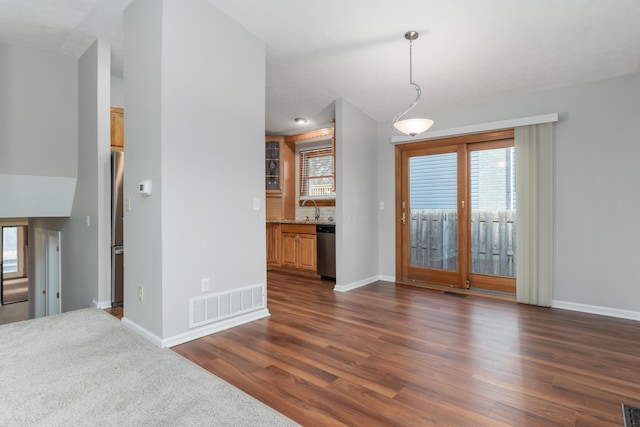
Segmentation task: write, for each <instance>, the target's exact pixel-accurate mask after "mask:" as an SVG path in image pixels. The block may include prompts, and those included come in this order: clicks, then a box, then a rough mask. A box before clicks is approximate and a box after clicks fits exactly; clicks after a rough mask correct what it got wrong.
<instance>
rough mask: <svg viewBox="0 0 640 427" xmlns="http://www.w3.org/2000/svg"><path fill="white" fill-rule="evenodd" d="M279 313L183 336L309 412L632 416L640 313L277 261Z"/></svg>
mask: <svg viewBox="0 0 640 427" xmlns="http://www.w3.org/2000/svg"><path fill="white" fill-rule="evenodd" d="M268 307H269V310H270V312H271V317H270V318H268V319H263V320H259V321H256V322H252V323H250V324H247V325H243V326H239V327H236V328H232V329H229V330H227V331H223V332H220V333H217V334H213V335H210V336H207V337H203V338H200V339H198V340H195V341H192V342H189V343H185V344H182V345H179V346H176V347H174V348H173V350H175V351H176V352H177V353H179V354H181V355H182V356H184V357H186V358H187V359H190V360H192V361H193V362H195V363H197V364H199V365H201V366H203V367H204V368H205V369H207V370H209V371H211V372H212V373H214V374H215V375H217V376H218V377H221V378H223V379H225V380H226V381H228V382H229V383H231V384H234V385H235V386H237V387H238V388H240V389H242V390H244V391H245V392H247V393H249V394H250V395H252V396H254V397H255V398H257V399H259V400H261V401H262V402H264V403H265V404H267V405H269V406H271V407H272V408H275V409H276V410H278V411H280V412H281V413H283V414H285V415H287V416H288V417H290V418H292V419H293V420H295V421H297V422H299V423H300V424H303V425H305V426H328V425H331V426H334V425H351V426H365V425H366V426H374V425H380V426H418V425H430V424H440V425H453V426H472V425H484V426H499V425H505V426H506V425H508V426H555V425H558V426H574V425H575V426H622V425H623V419H622V412H621V404H622V403H627V404H630V405H632V406H636V407H637V406H640V323H639V322H636V321H630V320H621V319H615V318H609V317H601V316H595V315H589V314H583V313H576V312H570V311H565V310H558V309H550V308H539V307H532V306H526V305H519V304H516V303H513V302H507V301H499V300H492V299H487V298H482V297H474V296H466V297H460V296H453V295H448V294H445V293H443V292H441V291H433V290H426V289H416V288H411V287H405V286H401V285H395V284H393V283H389V282H376V283H373V284H371V285H368V286H365V287H362V288H359V289H356V290H353V291H351V292H348V293H338V292H333V283H330V282H323V281H320V280H313V279H306V278H300V277H295V276H288V275H286V274H282V273H269V275H268Z"/></svg>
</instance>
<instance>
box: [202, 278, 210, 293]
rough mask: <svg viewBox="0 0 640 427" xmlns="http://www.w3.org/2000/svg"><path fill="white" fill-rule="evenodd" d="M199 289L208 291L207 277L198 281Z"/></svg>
mask: <svg viewBox="0 0 640 427" xmlns="http://www.w3.org/2000/svg"><path fill="white" fill-rule="evenodd" d="M200 291H201V292H209V278H208V277H205V278H204V279H202V280H201V281H200Z"/></svg>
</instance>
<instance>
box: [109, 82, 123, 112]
mask: <svg viewBox="0 0 640 427" xmlns="http://www.w3.org/2000/svg"><path fill="white" fill-rule="evenodd" d="M111 106H112V107H120V108H124V80H123V79H121V78H120V77H116V76H111Z"/></svg>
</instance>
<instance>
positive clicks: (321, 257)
mask: <svg viewBox="0 0 640 427" xmlns="http://www.w3.org/2000/svg"><path fill="white" fill-rule="evenodd" d="M316 245H317V246H316V253H317V256H318V260H317V264H318V265H317V268H318V274H319V275H320V277H321V278H323V279H334V280H335V278H336V226H335V225H334V224H318V225H316Z"/></svg>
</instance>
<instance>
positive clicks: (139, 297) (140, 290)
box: [138, 286, 144, 302]
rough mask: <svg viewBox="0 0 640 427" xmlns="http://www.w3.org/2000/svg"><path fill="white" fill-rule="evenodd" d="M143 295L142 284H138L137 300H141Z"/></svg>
mask: <svg viewBox="0 0 640 427" xmlns="http://www.w3.org/2000/svg"><path fill="white" fill-rule="evenodd" d="M143 296H144V294H143V292H142V286H138V301H140V302H142V299H143Z"/></svg>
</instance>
